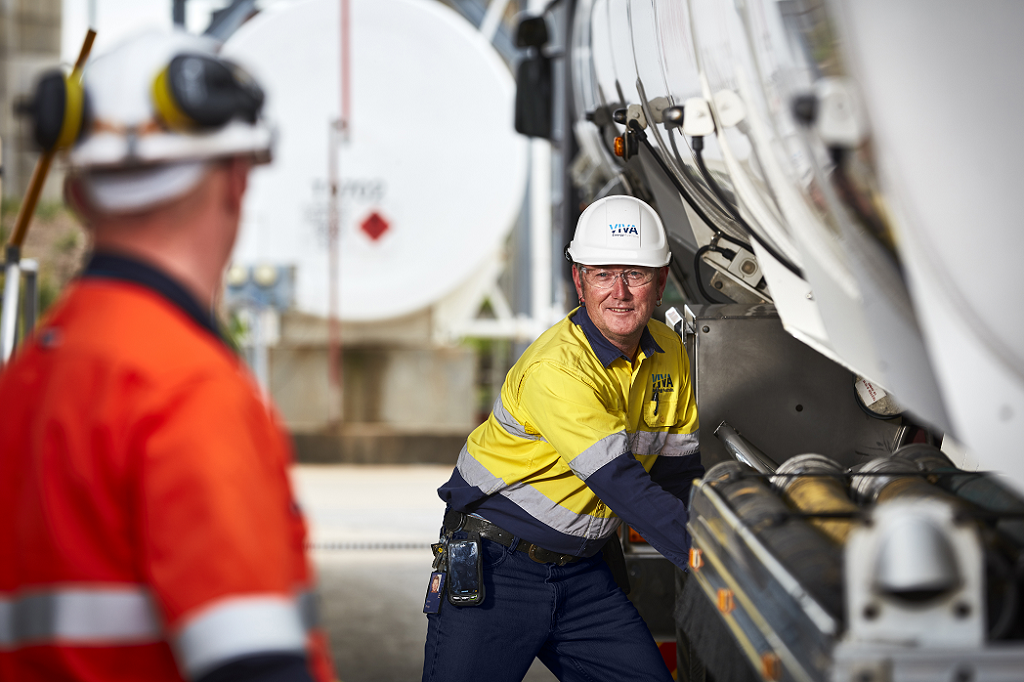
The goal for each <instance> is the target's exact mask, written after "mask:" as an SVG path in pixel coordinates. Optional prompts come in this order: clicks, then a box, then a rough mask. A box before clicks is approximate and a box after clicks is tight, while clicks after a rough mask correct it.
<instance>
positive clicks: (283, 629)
mask: <svg viewBox="0 0 1024 682" xmlns="http://www.w3.org/2000/svg"><path fill="white" fill-rule="evenodd" d="M173 639H174V648H175V651H176V653H177V656H178V665H179V666H180V667H181V669H182V670H183V671H184V672H185V674H186V676H187V677H189V678H191V679H196V678H199V677H202V676H203V675H204V674H206V673H208V672H210V671H211V670H213V669H215V668H217V667H218V666H220V665H223V664H225V663H227V662H228V661H232V660H237V659H239V658H245V657H246V656H252V655H257V654H268V653H297V654H300V655H301V654H304V653H305V649H306V632H305V628H304V627H303V622H302V614H301V613H300V608H299V604H298V602H297V601H296V600H295V599H289V598H287V597H283V596H263V595H261V596H249V597H232V598H229V599H223V600H220V601H218V602H216V603H215V604H214V605H213V606H211V607H208V608H206V609H204V610H203V611H202V612H201V613H200V614H199V615H198V616H196V617H194V618H192V619H190V620H189V621H188V622H187V624H186V625H185V627H183V628H182V629H181V630H180V631H179V632H178V634H177V636H176V637H174V638H173Z"/></svg>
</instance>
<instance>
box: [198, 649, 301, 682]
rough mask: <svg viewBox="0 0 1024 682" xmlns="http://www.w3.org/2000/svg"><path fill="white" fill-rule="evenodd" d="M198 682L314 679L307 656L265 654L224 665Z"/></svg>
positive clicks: (274, 681) (298, 681) (260, 681)
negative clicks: (307, 662)
mask: <svg viewBox="0 0 1024 682" xmlns="http://www.w3.org/2000/svg"><path fill="white" fill-rule="evenodd" d="M196 682H313V677H312V676H311V675H310V674H309V666H308V665H307V664H306V657H305V656H299V655H297V654H265V655H261V656H247V657H246V658H240V659H238V660H237V661H232V662H230V663H227V664H225V665H222V666H220V667H219V668H216V669H215V670H213V671H211V672H209V673H207V674H205V675H203V676H202V677H200V678H199V679H198V680H196Z"/></svg>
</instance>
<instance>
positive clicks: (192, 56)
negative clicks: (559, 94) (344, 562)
mask: <svg viewBox="0 0 1024 682" xmlns="http://www.w3.org/2000/svg"><path fill="white" fill-rule="evenodd" d="M214 47H215V44H214V43H212V42H208V41H207V40H205V39H202V38H198V37H195V36H188V35H186V34H178V33H173V34H172V33H150V34H147V35H145V36H142V37H140V38H138V39H135V40H132V41H129V42H127V43H125V44H123V45H121V46H120V47H118V48H117V49H115V50H114V51H112V52H110V53H109V54H107V55H106V56H105V57H101V58H99V59H97V60H95V62H93V63H92V64H91V65H90V66H89V67H87V69H86V71H85V78H84V81H83V83H82V88H83V89H84V95H83V93H82V91H80V90H76V89H75V84H73V83H70V82H65V83H64V85H63V87H62V86H61V78H60V77H58V78H57V79H56V80H53V79H51V81H50V82H49V84H50V87H49V90H48V91H46V92H44V91H43V90H41V91H40V94H39V95H38V96H37V99H36V106H35V109H36V110H35V117H36V124H37V137H41V138H46V137H47V135H50V136H51V137H52V136H53V134H54V132H53V131H54V130H57V129H59V130H58V133H59V135H60V136H62V137H69V138H70V139H72V140H76V141H75V143H74V145H73V148H72V149H71V150H70V153H69V157H68V159H69V166H70V174H69V179H68V181H67V184H66V192H67V195H68V198H69V200H70V203H72V205H73V207H74V208H75V209H76V210H77V211H78V213H79V214H80V215H81V216H82V218H83V219H84V221H85V222H86V224H87V226H88V229H89V231H90V232H91V234H92V237H93V253H92V255H91V258H90V260H89V262H88V264H87V265H86V266H85V269H84V271H83V272H82V274H81V276H80V277H79V278H78V279H77V281H76V282H74V283H73V285H72V286H71V287H70V289H69V290H68V291H67V292H66V294H65V295H64V297H63V298H62V300H61V301H60V302H59V303H58V304H57V306H56V308H55V310H54V311H53V312H52V313H51V314H50V315H49V316H48V317H47V319H46V320H44V321H43V323H42V324H41V325H40V327H39V329H38V330H37V332H36V333H35V334H34V335H33V336H32V337H30V338H29V339H28V341H27V342H26V343H25V345H24V347H23V348H21V349H20V350H19V352H18V353H17V355H16V356H15V358H14V359H13V360H12V362H11V363H10V364H9V365H8V367H7V368H6V369H5V370H4V371H3V373H2V375H0V405H2V406H3V408H2V409H3V415H2V419H0V556H2V560H0V680H18V681H19V682H25V681H32V680H90V681H92V680H96V681H99V680H103V681H105V682H114V681H117V680H147V681H150V682H156V681H159V680H181V679H187V680H198V681H202V682H227V681H229V680H232V681H235V680H237V681H241V680H248V681H255V680H259V681H261V682H271V681H273V682H284V681H285V680H288V681H297V680H303V681H309V680H314V679H315V680H318V681H319V682H327V681H328V680H330V679H332V678H333V674H332V672H331V665H330V661H329V658H328V655H327V647H326V642H325V638H324V637H323V635H322V633H320V632H319V631H318V630H317V629H316V626H315V609H314V601H313V599H314V597H313V593H312V591H311V590H312V587H313V585H312V573H311V568H310V565H309V562H308V560H307V558H306V555H305V552H304V547H303V546H304V542H305V533H306V530H305V523H304V521H303V518H302V516H301V514H300V512H299V510H298V508H297V506H296V504H295V501H294V498H293V494H292V491H291V487H290V484H289V481H288V475H287V467H288V464H289V460H290V456H291V455H290V449H289V445H288V442H287V440H286V437H285V435H284V434H283V432H282V431H281V429H280V427H279V426H278V425H277V423H276V419H275V416H274V413H273V411H272V410H271V408H270V407H269V405H267V404H265V402H264V400H263V398H262V396H261V393H260V391H259V389H258V387H257V386H256V385H255V383H254V382H253V381H252V379H251V376H250V375H249V373H248V372H247V371H246V369H245V367H244V366H243V365H242V364H241V362H240V361H239V359H238V357H237V356H236V355H235V354H234V353H233V352H232V350H231V348H230V347H229V346H228V345H227V343H225V340H224V339H223V337H222V336H221V333H220V331H219V329H218V326H217V323H216V321H215V318H214V316H213V314H212V312H211V311H212V309H213V306H214V300H215V298H216V295H217V292H218V290H219V288H220V282H221V277H222V273H223V271H224V267H225V265H226V263H227V260H228V258H229V256H230V253H231V249H232V246H233V244H234V242H235V237H236V235H237V231H238V224H239V218H240V214H241V207H242V198H243V195H244V193H245V189H246V182H247V178H248V174H249V170H250V168H251V167H252V165H253V164H254V163H260V162H264V161H269V157H270V147H271V138H272V135H271V132H270V130H269V129H268V128H267V127H266V125H265V124H264V123H263V121H262V120H261V118H260V109H261V106H262V102H263V93H262V91H261V90H260V88H259V86H258V85H257V84H256V83H255V82H254V81H253V80H252V79H251V78H250V77H249V76H247V75H246V74H245V72H244V71H242V70H241V69H240V68H238V67H237V66H236V65H233V64H231V63H228V62H226V61H224V60H221V59H220V58H219V57H218V56H217V55H216V52H215V49H214ZM44 82H45V81H44ZM55 93H56V94H55ZM54 121H56V123H54ZM48 126H49V129H48ZM55 126H56V127H55ZM75 126H80V127H81V132H80V133H76V129H75ZM48 130H49V132H48ZM40 141H41V143H43V144H49V143H50V142H52V140H46V139H41V140H40Z"/></svg>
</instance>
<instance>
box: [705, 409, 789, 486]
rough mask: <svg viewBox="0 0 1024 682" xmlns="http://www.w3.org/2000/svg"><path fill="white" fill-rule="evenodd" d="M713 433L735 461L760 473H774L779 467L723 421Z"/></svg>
mask: <svg viewBox="0 0 1024 682" xmlns="http://www.w3.org/2000/svg"><path fill="white" fill-rule="evenodd" d="M715 435H716V436H718V439H719V440H721V441H722V445H724V446H725V450H726V452H728V453H729V454H730V455H732V456H733V457H734V458H735V459H736V461H738V462H740V463H742V464H746V465H747V466H749V467H752V468H754V469H756V470H757V471H758V472H760V473H762V474H774V473H775V471H776V470H777V469H778V468H779V465H778V464H776V463H775V462H774V461H773V460H772V458H771V457H769V456H768V455H766V454H764V453H763V452H761V451H760V450H758V449H757V448H756V447H754V446H753V445H751V444H750V441H748V440H747V439H746V438H744V437H743V436H741V435H740V434H739V433H737V432H736V429H734V428H732V427H731V426H729V425H728V424H726V423H725V422H722V423H721V424H719V426H718V428H717V429H715Z"/></svg>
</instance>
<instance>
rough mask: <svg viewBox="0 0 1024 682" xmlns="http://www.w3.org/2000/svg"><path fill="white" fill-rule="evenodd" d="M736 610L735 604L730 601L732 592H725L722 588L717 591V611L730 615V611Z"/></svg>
mask: <svg viewBox="0 0 1024 682" xmlns="http://www.w3.org/2000/svg"><path fill="white" fill-rule="evenodd" d="M735 608H736V604H735V603H734V602H733V599H732V590H727V589H725V588H724V587H723V588H721V589H720V590H718V610H719V611H721V612H722V613H732V610H733V609H735Z"/></svg>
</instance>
